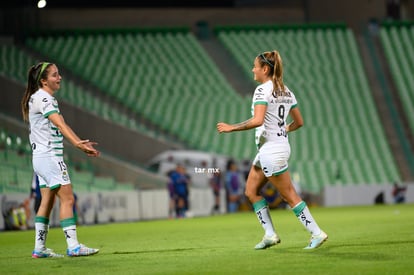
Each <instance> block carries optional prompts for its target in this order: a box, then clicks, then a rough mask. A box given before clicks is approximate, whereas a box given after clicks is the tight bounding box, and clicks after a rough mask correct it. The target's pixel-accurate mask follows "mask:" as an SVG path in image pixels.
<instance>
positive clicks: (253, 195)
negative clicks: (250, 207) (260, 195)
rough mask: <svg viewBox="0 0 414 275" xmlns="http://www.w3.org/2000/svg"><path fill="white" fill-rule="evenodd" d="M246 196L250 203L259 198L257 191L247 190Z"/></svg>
mask: <svg viewBox="0 0 414 275" xmlns="http://www.w3.org/2000/svg"><path fill="white" fill-rule="evenodd" d="M244 195H246V197H247V198H248V199H249V201H254V200H255V198H256V197H257V192H256V190H252V189H250V188H246V190H245V191H244Z"/></svg>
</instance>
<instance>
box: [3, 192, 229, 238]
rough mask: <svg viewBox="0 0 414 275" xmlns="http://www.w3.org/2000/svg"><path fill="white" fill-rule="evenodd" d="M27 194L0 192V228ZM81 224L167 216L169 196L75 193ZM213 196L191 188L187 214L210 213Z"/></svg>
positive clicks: (55, 213) (55, 221)
mask: <svg viewBox="0 0 414 275" xmlns="http://www.w3.org/2000/svg"><path fill="white" fill-rule="evenodd" d="M224 193H225V192H224V191H223V192H221V206H222V208H221V213H224V212H225V197H224ZM27 198H28V194H27V195H25V194H0V211H1V213H2V214H3V215H0V230H4V229H5V221H4V214H5V213H6V212H7V211H8V210H9V209H10V208H12V207H14V208H16V207H19V206H20V205H21V204H22V203H23V201H24V200H25V199H27ZM77 198H78V199H77V205H78V209H79V213H78V216H79V222H80V224H102V223H111V222H130V221H139V220H154V219H166V218H168V217H169V213H168V211H169V196H168V192H167V190H166V188H163V189H157V190H142V191H132V192H131V191H125V192H91V193H77ZM213 205H214V198H213V194H212V192H211V189H210V188H203V189H201V188H192V189H190V208H191V209H190V210H191V211H190V212H188V213H187V215H188V217H195V216H207V215H210V214H211V209H212V207H213ZM29 208H30V209H29V210H30V213H31V214H30V217H28V222H29V227H32V226H33V220H34V216H35V213H34V212H33V201H31V203H30V206H29ZM50 225H51V226H55V227H59V226H60V221H59V203H56V205H55V207H54V208H53V210H52V213H51V216H50Z"/></svg>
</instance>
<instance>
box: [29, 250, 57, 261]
mask: <svg viewBox="0 0 414 275" xmlns="http://www.w3.org/2000/svg"><path fill="white" fill-rule="evenodd" d="M32 258H35V259H39V258H63V255H62V254H58V253H55V252H53V250H52V249H50V248H45V249H43V250H33V252H32Z"/></svg>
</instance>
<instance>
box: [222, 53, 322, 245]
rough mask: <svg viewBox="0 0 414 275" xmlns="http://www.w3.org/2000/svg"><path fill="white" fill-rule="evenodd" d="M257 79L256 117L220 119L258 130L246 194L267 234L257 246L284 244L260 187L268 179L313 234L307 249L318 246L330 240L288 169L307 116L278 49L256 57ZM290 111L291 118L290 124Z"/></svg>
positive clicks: (229, 128) (227, 128)
mask: <svg viewBox="0 0 414 275" xmlns="http://www.w3.org/2000/svg"><path fill="white" fill-rule="evenodd" d="M252 72H253V75H254V79H255V80H256V81H257V82H259V83H260V84H259V85H258V86H257V88H256V90H255V91H254V95H253V103H252V117H251V118H250V119H248V120H246V121H244V122H241V123H238V124H227V123H224V122H219V123H217V130H218V132H219V133H229V132H233V131H243V130H249V129H252V128H255V129H256V145H257V148H258V153H257V155H256V157H255V159H254V160H253V165H252V167H251V169H250V172H249V176H248V179H247V182H246V191H245V193H246V196H247V197H248V198H249V200H250V202H251V203H252V204H253V208H254V211H255V212H256V215H257V217H258V219H259V222H260V224H261V225H262V227H263V229H264V231H265V235H264V237H263V239H262V241H260V242H259V243H258V244H257V245H256V246H255V249H265V248H268V247H271V246H273V245H276V244H278V243H280V238H279V235H278V234H277V233H276V230H275V227H274V225H273V222H272V219H271V216H270V213H269V207H268V203H267V202H266V200H265V199H264V198H263V196H261V195H260V190H261V189H262V187H263V186H264V185H265V184H266V182H268V181H269V182H270V183H272V184H273V185H274V186H275V187H276V188H277V190H278V191H279V193H280V194H281V196H282V197H283V199H284V200H285V201H286V202H287V203H288V204H289V206H290V207H291V209H292V210H293V213H294V214H295V215H296V217H297V218H298V219H299V221H300V222H301V223H302V224H303V226H304V227H305V228H306V229H307V231H308V232H309V233H310V234H311V239H310V242H309V244H308V245H307V246H306V247H305V249H314V248H317V247H319V246H320V245H321V244H322V243H323V242H324V241H326V240H327V239H328V235H327V234H326V233H325V232H324V231H322V230H321V229H320V228H319V226H318V224H317V223H316V221H315V219H314V218H313V217H312V215H311V213H310V211H309V208H308V206H307V205H306V203H305V202H304V201H303V200H302V199H301V198H300V196H299V195H298V194H297V193H296V190H295V188H294V186H293V184H292V181H291V178H290V173H289V171H288V160H289V157H290V144H289V140H288V133H289V132H293V131H295V130H297V129H299V128H300V127H302V126H303V118H302V115H301V112H300V111H299V108H298V106H297V101H296V98H295V95H294V94H293V92H292V91H290V90H289V88H288V87H287V86H285V85H284V83H283V63H282V59H281V57H280V54H279V52H278V51H271V52H264V53H261V54H259V55H258V56H257V57H256V58H255V60H254V66H253V69H252ZM288 115H290V117H291V118H292V120H293V121H292V122H291V123H289V124H287V122H286V118H287V116H288Z"/></svg>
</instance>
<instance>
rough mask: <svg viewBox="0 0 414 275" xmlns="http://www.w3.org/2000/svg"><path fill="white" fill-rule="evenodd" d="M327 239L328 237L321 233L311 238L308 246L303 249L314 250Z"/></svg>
mask: <svg viewBox="0 0 414 275" xmlns="http://www.w3.org/2000/svg"><path fill="white" fill-rule="evenodd" d="M327 239H328V235H327V234H326V233H325V232H323V231H321V233H320V234H319V235H317V236H312V237H311V239H310V242H309V244H308V245H307V246H306V247H305V248H304V249H315V248H318V247H320V246H321V245H322V244H323V243H324V242H325V241H326V240H327Z"/></svg>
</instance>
